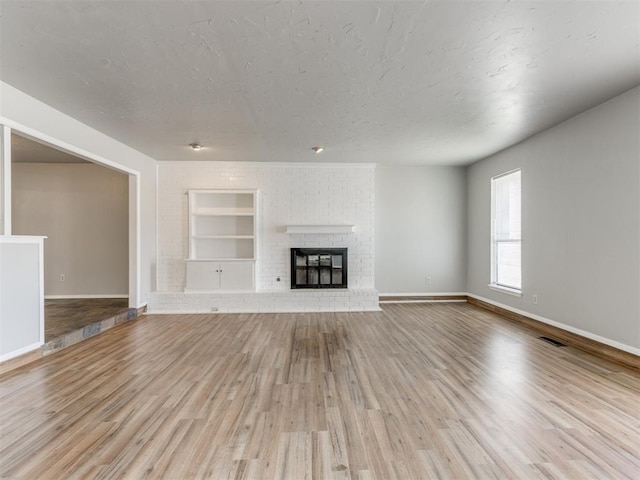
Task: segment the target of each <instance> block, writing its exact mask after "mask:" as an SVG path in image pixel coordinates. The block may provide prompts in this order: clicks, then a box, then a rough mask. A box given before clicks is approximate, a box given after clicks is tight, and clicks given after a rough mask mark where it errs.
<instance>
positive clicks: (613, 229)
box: [467, 87, 640, 353]
mask: <svg viewBox="0 0 640 480" xmlns="http://www.w3.org/2000/svg"><path fill="white" fill-rule="evenodd" d="M638 132H640V87H638V88H635V89H633V90H631V91H629V92H627V93H625V94H623V95H621V96H619V97H616V98H614V99H612V100H610V101H608V102H606V103H604V104H602V105H600V106H597V107H595V108H593V109H591V110H589V111H587V112H585V113H583V114H581V115H578V116H577V117H574V118H572V119H570V120H568V121H566V122H564V123H562V124H560V125H558V126H556V127H554V128H552V129H550V130H547V131H545V132H542V133H540V134H538V135H536V136H534V137H532V138H530V139H529V140H526V141H524V142H522V143H520V144H518V145H516V146H514V147H511V148H509V149H507V150H504V151H503V152H501V153H498V154H496V155H494V156H492V157H489V158H487V159H485V160H483V161H480V162H478V163H476V164H474V165H472V166H471V167H469V169H468V236H469V241H468V276H467V279H468V284H467V287H468V291H469V292H470V293H471V294H474V295H477V296H480V297H483V298H486V299H489V300H491V301H494V302H498V303H501V304H504V305H508V306H511V307H513V308H517V309H521V310H523V311H525V312H529V313H531V314H534V315H538V316H540V317H541V318H543V319H548V320H551V321H554V322H559V323H560V324H562V325H563V326H565V327H567V328H568V329H573V330H575V331H579V332H581V333H583V334H586V335H587V336H591V337H593V338H597V339H600V340H606V341H607V342H608V343H610V344H613V345H614V346H621V347H630V348H631V349H636V350H635V352H636V353H638V352H639V351H638V350H637V349H638V348H640V300H639V299H640V135H639V133H638ZM514 168H522V215H523V222H522V234H523V243H522V245H523V246H522V263H523V267H522V268H523V282H522V284H523V287H522V288H523V297H522V298H517V297H513V296H509V295H506V294H502V293H499V292H495V291H492V290H490V289H488V287H487V285H488V284H489V280H490V268H489V265H490V263H489V241H490V224H489V223H490V179H491V177H492V176H494V175H496V174H499V173H502V172H506V171H508V170H512V169H514ZM533 294H537V295H538V299H539V303H538V304H537V305H534V304H533V303H532V295H533ZM617 344H619V345H617ZM626 349H627V350H628V348H626Z"/></svg>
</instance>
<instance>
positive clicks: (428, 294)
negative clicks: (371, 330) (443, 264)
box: [378, 292, 468, 297]
mask: <svg viewBox="0 0 640 480" xmlns="http://www.w3.org/2000/svg"><path fill="white" fill-rule="evenodd" d="M467 295H468V293H467V292H420V293H379V294H378V296H379V297H452V296H463V297H466V296H467Z"/></svg>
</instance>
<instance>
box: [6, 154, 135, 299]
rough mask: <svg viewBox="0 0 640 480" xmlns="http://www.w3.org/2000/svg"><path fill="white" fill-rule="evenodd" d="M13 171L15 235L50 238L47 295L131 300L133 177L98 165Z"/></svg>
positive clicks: (31, 166) (26, 166)
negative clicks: (130, 191)
mask: <svg viewBox="0 0 640 480" xmlns="http://www.w3.org/2000/svg"><path fill="white" fill-rule="evenodd" d="M12 170H13V172H12V204H13V211H12V215H13V222H12V227H13V233H14V234H15V235H46V236H47V237H48V238H47V240H45V243H44V250H45V255H44V258H45V282H44V292H45V295H46V296H51V295H54V296H55V295H61V296H74V295H92V296H93V295H95V296H99V295H121V296H126V295H127V293H128V286H129V278H128V275H129V273H128V272H129V268H128V267H129V265H128V262H129V252H128V248H129V246H128V245H129V244H128V242H129V240H128V218H129V217H128V201H129V180H128V176H127V175H125V174H122V173H118V172H115V171H113V170H109V169H107V168H104V167H100V166H97V165H92V164H44V163H14V164H13V167H12ZM60 274H64V275H65V281H64V282H61V281H60Z"/></svg>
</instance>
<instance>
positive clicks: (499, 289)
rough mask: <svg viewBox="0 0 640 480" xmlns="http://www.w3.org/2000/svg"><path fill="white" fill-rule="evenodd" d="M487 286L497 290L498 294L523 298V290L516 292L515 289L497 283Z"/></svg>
mask: <svg viewBox="0 0 640 480" xmlns="http://www.w3.org/2000/svg"><path fill="white" fill-rule="evenodd" d="M487 286H488V287H489V288H490V289H491V290H495V291H496V292H501V293H506V294H507V295H513V296H514V297H522V290H516V289H515V288H509V287H504V286H502V285H496V284H495V283H490V284H489V285H487Z"/></svg>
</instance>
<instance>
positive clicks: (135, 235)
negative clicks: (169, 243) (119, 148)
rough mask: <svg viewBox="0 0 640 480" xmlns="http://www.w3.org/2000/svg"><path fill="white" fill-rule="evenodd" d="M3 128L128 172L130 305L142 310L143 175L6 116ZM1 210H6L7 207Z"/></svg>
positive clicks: (2, 118)
mask: <svg viewBox="0 0 640 480" xmlns="http://www.w3.org/2000/svg"><path fill="white" fill-rule="evenodd" d="M0 125H2V126H3V130H7V128H6V127H9V128H10V129H12V130H13V131H15V132H17V133H18V134H21V135H24V136H27V137H29V138H30V139H32V140H34V141H36V142H39V143H46V144H48V145H49V146H52V147H54V148H57V149H59V150H64V151H66V152H68V153H72V154H73V155H76V156H78V157H80V158H83V159H85V160H87V161H89V162H92V163H96V164H98V165H102V166H104V167H107V168H111V169H113V170H116V171H118V172H121V173H125V174H127V175H129V176H130V177H129V305H130V307H132V308H139V307H136V305H138V304H139V302H140V300H141V296H142V293H141V292H142V290H141V284H140V279H141V270H140V251H141V250H140V248H141V245H140V243H141V233H140V232H141V226H140V217H141V213H140V191H141V187H140V172H139V171H138V170H135V169H133V168H129V167H126V166H124V165H121V164H119V163H116V162H113V161H111V160H108V159H106V158H104V157H102V156H100V155H96V154H94V153H91V152H89V151H87V150H84V149H82V148H79V147H76V146H74V145H71V144H69V143H67V142H65V141H63V140H59V139H57V138H55V137H52V136H51V135H47V134H46V133H42V132H40V131H38V130H35V129H33V128H30V127H27V126H26V125H22V124H20V123H18V122H15V121H13V120H9V119H8V118H6V117H3V116H0ZM119 143H121V142H119ZM122 145H124V144H122ZM129 148H130V147H129ZM149 158H150V159H151V160H154V159H152V158H151V157H149ZM156 163H157V162H156ZM3 181H4V180H3ZM8 182H9V184H11V180H10V179H9V180H8ZM156 185H157V182H156ZM156 190H157V189H156ZM3 194H4V193H3ZM9 194H10V192H9ZM2 208H4V206H3V207H2ZM156 215H157V208H156ZM156 229H157V222H156ZM157 233H158V232H157V231H156V239H157V237H158V235H157ZM143 305H144V304H143Z"/></svg>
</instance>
